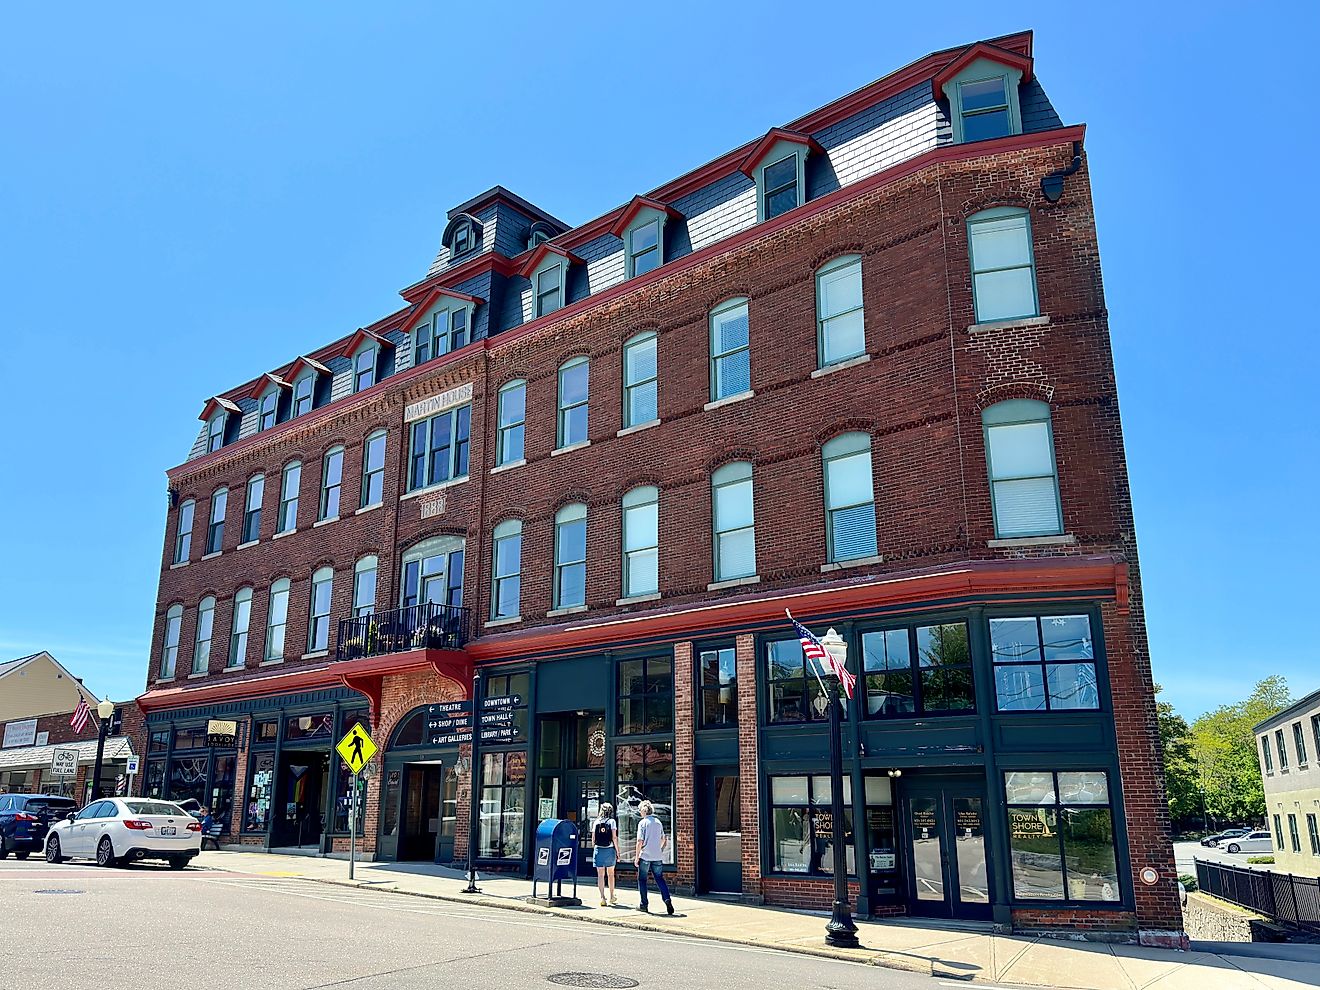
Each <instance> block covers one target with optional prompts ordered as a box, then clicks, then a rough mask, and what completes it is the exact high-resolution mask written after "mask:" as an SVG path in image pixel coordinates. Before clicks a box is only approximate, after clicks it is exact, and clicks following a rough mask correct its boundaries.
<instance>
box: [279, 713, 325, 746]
mask: <svg viewBox="0 0 1320 990" xmlns="http://www.w3.org/2000/svg"><path fill="white" fill-rule="evenodd" d="M334 727H335V717H334V716H333V715H331V714H330V713H329V712H326V713H324V714H317V715H290V716H289V717H288V718H287V719H286V720H285V722H284V741H285V742H293V741H295V740H300V739H329V738H330V736H331V735H332V734H333V731H334Z"/></svg>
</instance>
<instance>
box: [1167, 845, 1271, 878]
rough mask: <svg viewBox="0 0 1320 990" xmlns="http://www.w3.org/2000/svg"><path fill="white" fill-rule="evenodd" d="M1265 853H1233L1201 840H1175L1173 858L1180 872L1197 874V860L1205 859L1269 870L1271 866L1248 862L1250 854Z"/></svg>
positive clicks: (1247, 867) (1259, 854)
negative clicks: (1203, 843)
mask: <svg viewBox="0 0 1320 990" xmlns="http://www.w3.org/2000/svg"><path fill="white" fill-rule="evenodd" d="M1261 855H1265V854H1264V853H1231V852H1228V851H1227V850H1224V849H1215V848H1212V847H1210V846H1203V845H1201V843H1199V842H1175V843H1174V844H1173V858H1174V861H1175V862H1176V863H1177V864H1178V872H1179V873H1191V874H1192V875H1195V874H1196V863H1195V860H1198V859H1205V860H1209V861H1210V862H1212V863H1224V864H1225V865H1227V866H1240V867H1242V868H1243V869H1247V870H1269V869H1272V867H1269V866H1252V865H1251V864H1250V863H1248V862H1247V857H1248V856H1261Z"/></svg>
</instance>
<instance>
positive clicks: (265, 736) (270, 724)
mask: <svg viewBox="0 0 1320 990" xmlns="http://www.w3.org/2000/svg"><path fill="white" fill-rule="evenodd" d="M279 732H280V723H279V721H278V720H277V719H273V718H267V719H261V720H260V721H257V722H255V723H253V725H252V742H253V743H273V742H274V741H275V737H276V736H278V735H279Z"/></svg>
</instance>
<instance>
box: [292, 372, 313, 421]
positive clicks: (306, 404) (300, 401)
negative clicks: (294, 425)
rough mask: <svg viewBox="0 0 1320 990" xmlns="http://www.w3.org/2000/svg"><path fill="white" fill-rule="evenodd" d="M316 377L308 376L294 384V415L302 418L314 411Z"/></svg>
mask: <svg viewBox="0 0 1320 990" xmlns="http://www.w3.org/2000/svg"><path fill="white" fill-rule="evenodd" d="M315 378H316V376H315V375H312V374H306V375H303V376H302V377H301V378H299V379H298V380H297V381H296V382H294V383H293V414H294V415H295V416H302V415H303V414H305V413H309V412H311V411H312V393H313V391H314V388H313V386H314V385H315Z"/></svg>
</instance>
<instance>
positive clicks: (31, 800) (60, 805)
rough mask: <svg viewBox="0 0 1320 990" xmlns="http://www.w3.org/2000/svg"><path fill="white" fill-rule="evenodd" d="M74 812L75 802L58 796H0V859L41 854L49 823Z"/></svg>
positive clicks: (76, 807)
mask: <svg viewBox="0 0 1320 990" xmlns="http://www.w3.org/2000/svg"><path fill="white" fill-rule="evenodd" d="M77 810H78V803H77V802H76V801H74V800H73V799H72V798H66V797H60V796H59V795H58V794H0V859H4V858H6V857H7V856H8V855H9V854H10V853H13V854H14V858H15V859H27V858H28V856H29V855H30V854H31V853H32V852H34V851H35V852H41V849H42V846H43V844H44V843H45V841H46V831H47V830H48V829H49V828H50V823H51V822H53V821H56V820H58V819H60V818H63V817H64V816H65V815H67V814H68V813H69V812H70V811H77Z"/></svg>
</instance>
